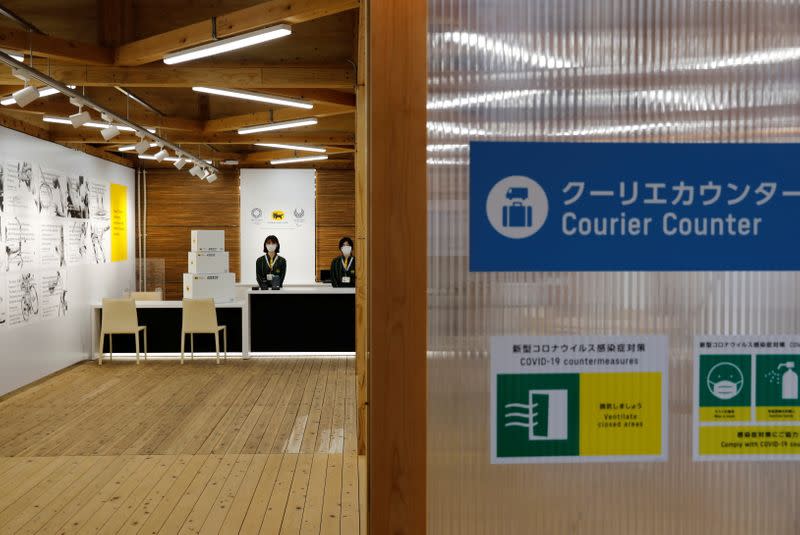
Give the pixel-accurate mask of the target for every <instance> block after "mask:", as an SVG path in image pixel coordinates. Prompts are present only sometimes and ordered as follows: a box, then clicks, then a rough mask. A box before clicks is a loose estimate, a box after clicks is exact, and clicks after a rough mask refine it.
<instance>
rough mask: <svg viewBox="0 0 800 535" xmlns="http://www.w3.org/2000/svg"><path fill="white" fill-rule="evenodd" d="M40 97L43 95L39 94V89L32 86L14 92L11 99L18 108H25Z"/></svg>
mask: <svg viewBox="0 0 800 535" xmlns="http://www.w3.org/2000/svg"><path fill="white" fill-rule="evenodd" d="M40 96H41V94H40V93H39V90H38V89H36V88H35V87H33V86H32V85H28V86H25V87H23V88H22V89H20V90H18V91H14V93H13V94H12V95H11V98H12V99H13V100H14V102H15V103H16V105H17V106H19V107H20V108H24V107H25V106H27V105H28V104H30V103H31V102H33V101H34V100H36V99H37V98H39V97H40Z"/></svg>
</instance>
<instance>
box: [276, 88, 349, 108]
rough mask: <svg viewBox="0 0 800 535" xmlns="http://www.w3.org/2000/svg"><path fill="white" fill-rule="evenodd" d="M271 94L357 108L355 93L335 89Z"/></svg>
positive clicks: (291, 90) (293, 90)
mask: <svg viewBox="0 0 800 535" xmlns="http://www.w3.org/2000/svg"><path fill="white" fill-rule="evenodd" d="M350 89H352V88H350ZM271 93H274V94H276V95H282V96H284V97H293V98H302V99H305V100H311V101H313V102H319V103H326V104H339V105H341V106H349V107H351V108H355V107H356V96H355V94H354V93H345V92H343V91H336V90H335V89H275V90H273V91H271Z"/></svg>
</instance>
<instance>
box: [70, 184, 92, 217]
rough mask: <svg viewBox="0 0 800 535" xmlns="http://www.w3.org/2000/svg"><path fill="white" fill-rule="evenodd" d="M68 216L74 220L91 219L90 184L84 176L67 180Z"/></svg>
mask: <svg viewBox="0 0 800 535" xmlns="http://www.w3.org/2000/svg"><path fill="white" fill-rule="evenodd" d="M67 214H68V215H69V217H72V218H74V219H87V218H88V217H89V184H88V182H87V181H86V180H85V179H84V178H83V175H80V176H71V177H68V178H67Z"/></svg>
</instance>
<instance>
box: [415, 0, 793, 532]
mask: <svg viewBox="0 0 800 535" xmlns="http://www.w3.org/2000/svg"><path fill="white" fill-rule="evenodd" d="M428 45H429V67H428V68H429V82H428V92H429V94H428V199H429V237H428V239H429V244H428V253H429V268H430V272H429V273H430V274H429V356H428V370H429V408H428V417H429V421H428V455H429V457H428V463H429V466H428V489H429V494H428V502H429V513H428V514H429V533H431V534H434V535H448V534H453V535H455V534H458V535H469V534H481V535H484V534H495V533H497V534H528V533H546V534H555V533H558V534H560V533H592V534H595V533H613V534H652V533H726V534H734V533H762V534H789V533H800V505H798V503H800V492H799V491H798V489H800V463H789V462H760V463H759V462H749V463H747V462H735V463H734V462H706V463H697V462H692V454H691V448H692V446H691V445H692V387H691V384H692V348H693V346H692V343H693V342H692V337H693V336H694V335H695V334H791V333H798V332H800V323H799V322H798V319H799V318H798V297H800V295H799V292H798V287H799V286H800V278H799V277H798V274H797V273H794V272H792V273H787V272H781V273H775V272H761V273H742V272H712V273H709V272H697V273H667V272H664V273H639V272H630V273H621V272H616V273H494V274H477V273H475V274H471V273H469V268H468V263H467V246H468V214H467V199H468V163H467V162H468V148H467V145H466V143H467V142H468V141H469V140H528V141H533V140H539V141H548V140H555V141H583V142H585V141H620V142H621V141H634V142H755V143H758V142H767V141H771V142H797V141H799V140H800V2H798V1H792V0H663V1H657V0H650V1H647V0H640V1H635V0H629V1H620V0H430V1H429V35H428ZM798 165H800V154H798ZM786 246H788V247H792V246H797V245H796V244H786ZM487 254H491V251H487ZM631 333H652V334H666V335H668V336H669V340H670V355H669V374H670V379H669V381H670V392H669V417H670V421H669V429H670V431H669V461H668V462H666V463H635V464H634V463H615V464H570V465H566V464H560V465H559V464H557V465H543V464H540V465H511V466H493V465H491V464H490V462H489V405H488V404H489V394H488V388H489V379H488V374H489V352H488V349H489V337H490V336H491V335H512V334H516V335H527V334H531V335H532V334H631Z"/></svg>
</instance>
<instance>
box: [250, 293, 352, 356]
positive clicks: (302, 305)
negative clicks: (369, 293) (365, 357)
mask: <svg viewBox="0 0 800 535" xmlns="http://www.w3.org/2000/svg"><path fill="white" fill-rule="evenodd" d="M355 298H356V296H355V290H354V289H353V288H332V287H329V286H317V287H307V288H284V289H282V290H277V291H251V292H249V293H248V305H249V315H250V352H251V353H352V352H355V350H356V299H355Z"/></svg>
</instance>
